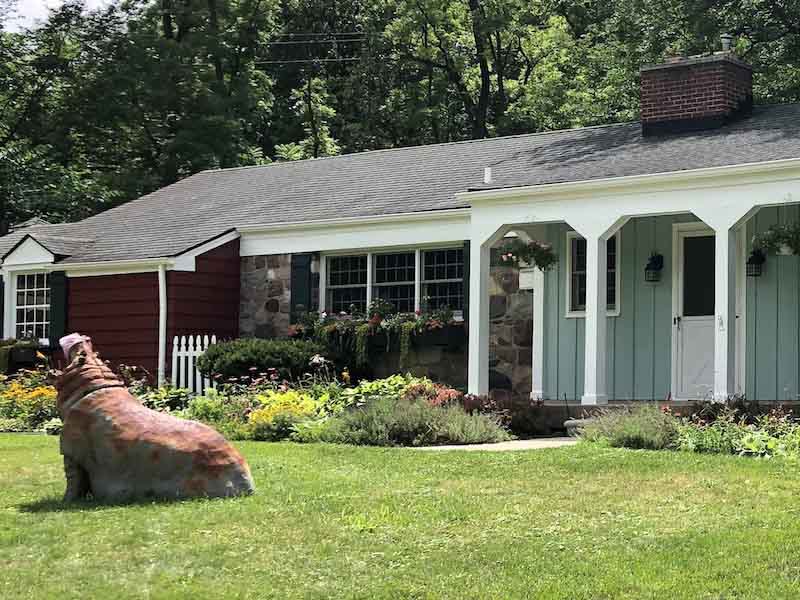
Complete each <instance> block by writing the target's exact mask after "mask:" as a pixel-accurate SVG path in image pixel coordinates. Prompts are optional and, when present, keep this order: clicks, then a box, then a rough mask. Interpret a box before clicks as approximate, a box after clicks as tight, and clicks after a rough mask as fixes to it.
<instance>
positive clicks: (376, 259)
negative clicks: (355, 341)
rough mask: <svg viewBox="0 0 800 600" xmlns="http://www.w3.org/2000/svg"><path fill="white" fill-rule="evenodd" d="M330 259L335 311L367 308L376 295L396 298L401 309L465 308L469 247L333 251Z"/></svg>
mask: <svg viewBox="0 0 800 600" xmlns="http://www.w3.org/2000/svg"><path fill="white" fill-rule="evenodd" d="M325 261H326V262H325V265H326V277H325V282H324V283H325V286H326V287H325V298H326V300H325V303H324V304H325V308H326V309H327V310H330V311H331V312H334V313H339V312H351V305H355V309H356V310H357V311H359V312H364V311H366V309H367V305H368V304H369V303H370V302H371V301H372V299H374V298H381V299H382V300H387V301H388V302H391V303H392V304H393V305H394V307H395V308H396V309H397V310H398V311H399V312H414V310H415V309H416V308H417V307H418V306H419V307H420V308H421V309H423V310H436V309H439V308H443V307H445V306H447V307H449V308H450V309H452V310H453V311H461V310H463V308H464V250H463V248H445V249H432V250H406V251H403V252H392V253H388V252H381V253H374V254H373V253H368V254H360V255H347V256H328V257H326V258H325ZM418 261H419V262H418ZM417 264H419V265H420V269H419V272H418V271H417ZM370 270H371V273H370ZM417 290H419V295H420V297H417Z"/></svg>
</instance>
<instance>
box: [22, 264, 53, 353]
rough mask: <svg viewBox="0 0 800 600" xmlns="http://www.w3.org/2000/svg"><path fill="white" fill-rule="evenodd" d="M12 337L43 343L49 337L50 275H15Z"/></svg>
mask: <svg viewBox="0 0 800 600" xmlns="http://www.w3.org/2000/svg"><path fill="white" fill-rule="evenodd" d="M14 316H15V321H14V325H15V326H14V336H15V337H16V338H17V339H22V338H28V339H35V340H40V341H42V342H44V341H45V340H47V338H48V337H49V335H50V275H49V274H47V273H27V274H23V275H17V280H16V306H15V315H14Z"/></svg>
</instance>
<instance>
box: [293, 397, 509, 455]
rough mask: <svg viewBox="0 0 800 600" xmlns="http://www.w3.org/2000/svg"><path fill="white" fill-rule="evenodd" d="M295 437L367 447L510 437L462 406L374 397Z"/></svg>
mask: <svg viewBox="0 0 800 600" xmlns="http://www.w3.org/2000/svg"><path fill="white" fill-rule="evenodd" d="M295 431H296V434H295V436H294V439H296V440H298V441H321V442H331V443H341V444H355V445H368V446H429V445H438V444H480V443H489V442H501V441H506V440H509V439H511V436H510V435H509V433H508V432H507V431H506V430H505V429H503V428H502V427H501V426H500V424H499V423H498V422H497V420H495V419H493V418H492V417H490V416H488V415H480V414H470V413H467V412H466V411H465V410H464V409H463V408H462V407H460V406H458V405H451V406H436V405H432V404H430V403H429V402H427V401H425V400H420V399H416V400H399V399H397V398H392V397H384V398H380V399H373V400H372V401H371V402H370V403H368V404H364V405H362V406H353V407H351V408H350V409H349V410H347V411H345V412H343V413H342V414H340V415H338V416H336V417H331V418H329V419H327V420H326V421H323V422H318V423H315V424H314V425H313V426H308V427H305V428H296V429H295Z"/></svg>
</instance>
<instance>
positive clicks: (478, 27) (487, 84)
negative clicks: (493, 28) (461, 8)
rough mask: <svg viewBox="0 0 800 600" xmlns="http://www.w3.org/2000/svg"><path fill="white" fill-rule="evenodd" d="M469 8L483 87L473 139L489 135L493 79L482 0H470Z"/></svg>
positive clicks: (474, 119) (476, 110)
mask: <svg viewBox="0 0 800 600" xmlns="http://www.w3.org/2000/svg"><path fill="white" fill-rule="evenodd" d="M469 10H470V13H471V14H472V36H473V38H474V39H475V56H476V58H477V60H478V67H479V68H480V73H481V89H480V92H479V94H478V102H477V103H476V104H475V108H474V115H473V120H472V139H481V138H485V137H488V135H489V132H488V130H487V129H486V117H487V114H488V112H489V93H490V91H491V86H492V80H491V72H490V70H489V60H488V58H487V57H486V52H487V48H486V34H485V32H484V31H483V19H482V18H481V3H480V0H469Z"/></svg>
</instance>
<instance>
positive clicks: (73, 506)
mask: <svg viewBox="0 0 800 600" xmlns="http://www.w3.org/2000/svg"><path fill="white" fill-rule="evenodd" d="M239 498H247V496H240V497H239ZM235 499H237V497H233V496H232V497H229V498H208V497H196V498H158V497H151V498H136V499H133V500H121V501H116V502H102V501H100V500H92V499H87V500H75V501H72V502H65V501H64V500H62V499H61V498H59V497H56V496H51V497H49V498H42V499H40V500H36V501H34V502H25V503H23V504H19V505H17V508H18V509H19V510H20V512H24V513H55V512H81V511H102V510H108V509H113V508H120V507H125V506H131V507H132V506H152V505H168V504H185V503H189V502H198V501H202V500H235Z"/></svg>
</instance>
